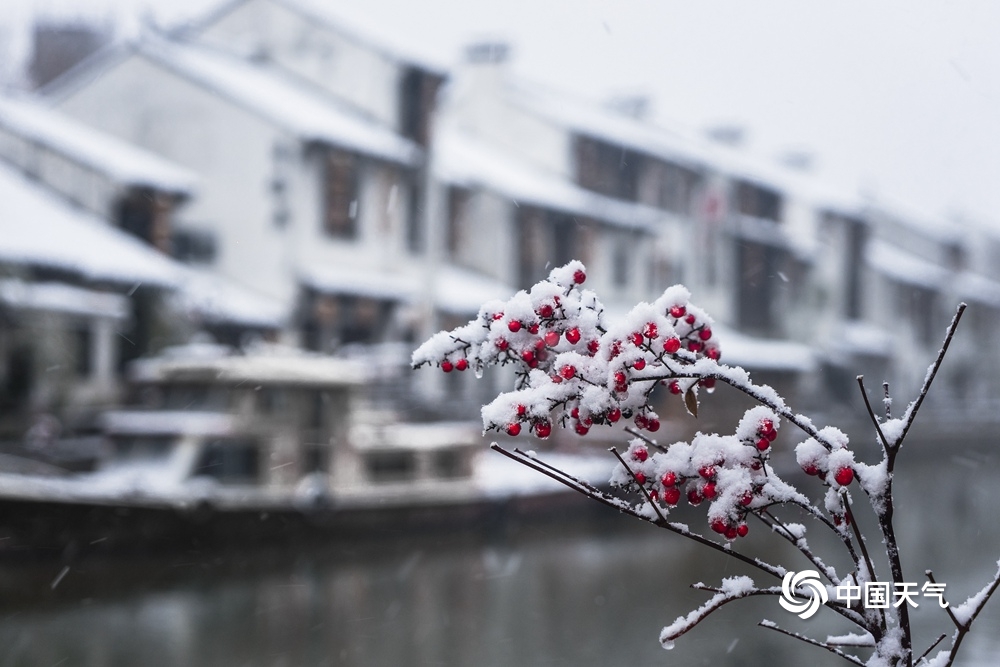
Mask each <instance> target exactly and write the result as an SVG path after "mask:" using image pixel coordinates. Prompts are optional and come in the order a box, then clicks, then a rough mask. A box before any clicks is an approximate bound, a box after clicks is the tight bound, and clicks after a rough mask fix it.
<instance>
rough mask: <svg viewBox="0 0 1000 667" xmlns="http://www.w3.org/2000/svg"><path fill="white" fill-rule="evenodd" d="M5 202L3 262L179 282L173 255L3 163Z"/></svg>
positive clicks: (0, 188) (0, 223)
mask: <svg viewBox="0 0 1000 667" xmlns="http://www.w3.org/2000/svg"><path fill="white" fill-rule="evenodd" d="M0 202H3V205H2V206H0V262H3V263H10V264H25V265H34V266H45V267H50V268H56V269H61V270H64V271H69V272H74V273H79V274H80V275H82V276H83V277H84V278H86V279H89V280H98V281H110V282H118V283H133V284H136V283H148V284H153V285H158V286H170V285H173V284H174V283H175V282H176V281H177V268H178V265H177V264H176V263H175V262H173V261H172V260H170V259H169V258H167V257H165V256H164V255H162V254H161V253H159V252H157V251H156V250H154V249H153V248H151V247H150V246H148V245H146V244H145V243H143V242H142V241H140V240H139V239H136V238H134V237H132V236H129V235H128V234H125V233H124V232H121V231H119V230H118V229H115V228H114V227H112V226H110V225H109V224H107V223H105V222H104V221H103V220H101V219H99V218H97V217H96V216H93V215H90V214H88V213H85V212H83V211H81V210H79V209H74V208H70V207H69V206H67V205H65V204H64V203H63V202H62V201H60V200H59V199H57V198H56V197H55V196H53V195H52V194H51V193H49V192H48V191H46V190H43V189H42V188H40V187H39V186H38V185H37V184H35V183H32V182H30V181H28V180H27V179H25V178H24V177H22V176H21V175H19V174H17V173H14V172H11V171H10V170H9V169H7V168H5V167H2V166H0Z"/></svg>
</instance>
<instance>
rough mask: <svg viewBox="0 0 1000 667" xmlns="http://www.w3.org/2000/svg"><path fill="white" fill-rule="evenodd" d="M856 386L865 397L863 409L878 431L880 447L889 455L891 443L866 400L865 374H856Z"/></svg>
mask: <svg viewBox="0 0 1000 667" xmlns="http://www.w3.org/2000/svg"><path fill="white" fill-rule="evenodd" d="M858 386H859V387H860V388H861V397H862V398H864V399H865V409H866V410H868V416H869V417H871V420H872V424H874V425H875V432H876V433H878V437H879V440H881V441H882V449H883V450H884V451H885V454H886V456H888V455H889V450H891V449H892V447H893V446H892V445H890V444H889V441H888V440H887V439H886V437H885V433H883V432H882V425H881V424H879V422H878V417H876V416H875V411H874V410H872V404H871V403H870V402H869V401H868V392H867V391H865V376H864V375H859V376H858Z"/></svg>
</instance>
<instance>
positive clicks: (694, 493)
mask: <svg viewBox="0 0 1000 667" xmlns="http://www.w3.org/2000/svg"><path fill="white" fill-rule="evenodd" d="M687 498H688V502H689V503H691V504H692V505H700V504H701V501H702V500H703V499H702V497H701V494H700V493H698V489H696V488H691V489H688V493H687Z"/></svg>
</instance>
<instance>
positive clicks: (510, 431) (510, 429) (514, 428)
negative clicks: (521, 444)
mask: <svg viewBox="0 0 1000 667" xmlns="http://www.w3.org/2000/svg"><path fill="white" fill-rule="evenodd" d="M520 432H521V425H520V424H518V423H517V422H514V423H512V424H507V435H511V436H513V435H517V434H518V433H520Z"/></svg>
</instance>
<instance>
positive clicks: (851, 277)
mask: <svg viewBox="0 0 1000 667" xmlns="http://www.w3.org/2000/svg"><path fill="white" fill-rule="evenodd" d="M866 239H867V230H866V229H865V226H864V224H862V223H861V222H859V221H856V220H851V221H849V222H848V227H847V257H846V258H845V261H846V266H845V267H844V276H845V277H846V280H847V284H846V288H847V294H845V300H844V302H845V303H844V306H845V311H846V312H845V313H844V314H845V315H846V316H847V317H848V318H850V319H855V320H856V319H860V318H861V267H862V265H863V264H864V262H863V261H862V260H863V258H864V253H865V242H866Z"/></svg>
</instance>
